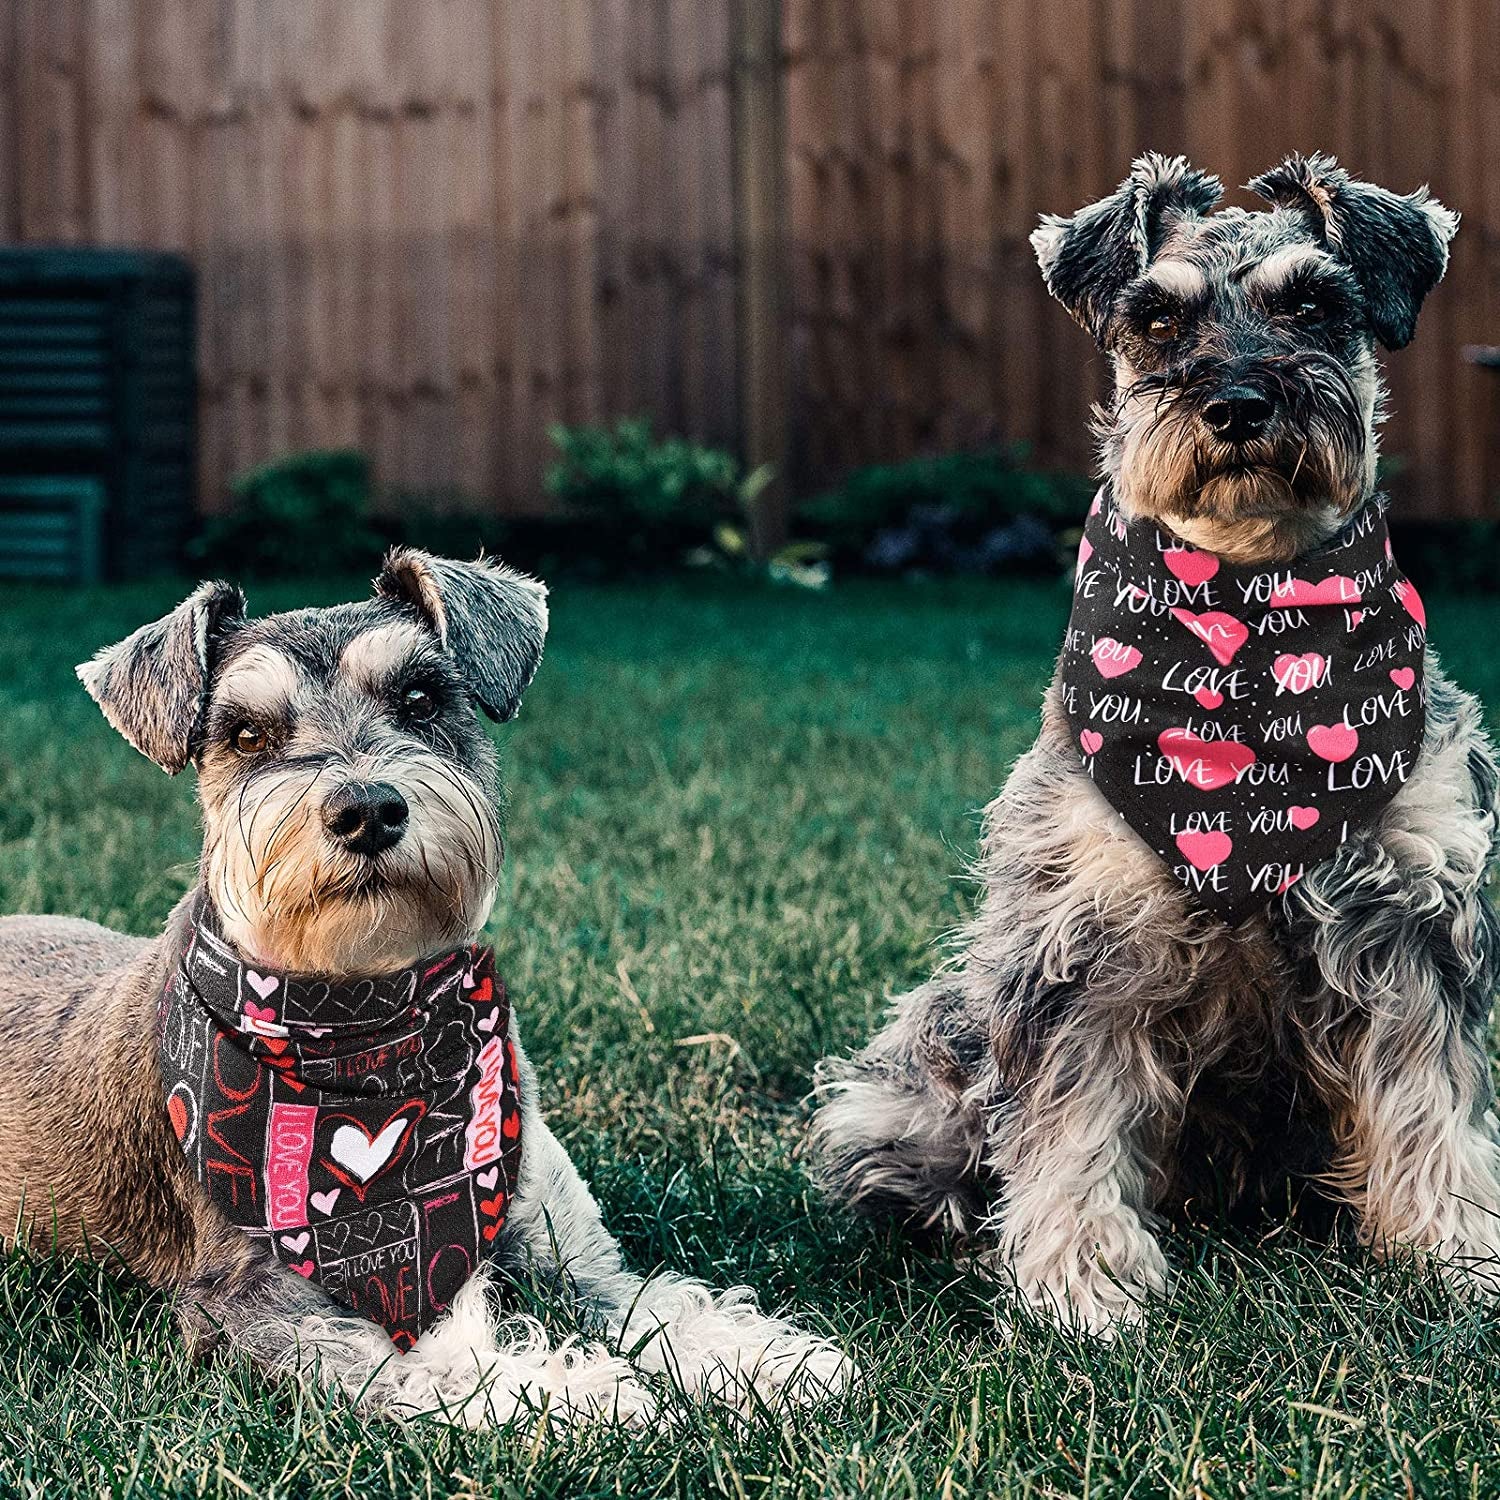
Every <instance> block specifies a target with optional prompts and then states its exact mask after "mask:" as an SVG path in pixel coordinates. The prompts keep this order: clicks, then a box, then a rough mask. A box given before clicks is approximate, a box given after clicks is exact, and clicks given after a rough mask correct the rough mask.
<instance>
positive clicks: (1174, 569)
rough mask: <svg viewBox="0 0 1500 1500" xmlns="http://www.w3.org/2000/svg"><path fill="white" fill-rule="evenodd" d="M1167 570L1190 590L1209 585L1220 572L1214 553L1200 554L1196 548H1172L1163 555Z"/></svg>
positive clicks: (1162, 558)
mask: <svg viewBox="0 0 1500 1500" xmlns="http://www.w3.org/2000/svg"><path fill="white" fill-rule="evenodd" d="M1161 560H1162V561H1163V562H1164V563H1166V565H1167V570H1168V571H1169V572H1170V573H1171V574H1172V576H1173V577H1174V578H1177V579H1180V580H1181V581H1182V582H1183V583H1185V584H1187V586H1188V587H1189V588H1196V587H1197V586H1198V585H1199V584H1200V583H1207V582H1208V580H1209V579H1210V578H1212V577H1213V576H1214V574H1215V573H1217V572H1218V571H1219V559H1218V558H1217V557H1215V556H1214V555H1213V553H1212V552H1200V551H1198V549H1197V548H1196V547H1171V548H1168V549H1167V551H1165V552H1163V553H1162V555H1161Z"/></svg>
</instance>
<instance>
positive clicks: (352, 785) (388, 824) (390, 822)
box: [323, 781, 410, 855]
mask: <svg viewBox="0 0 1500 1500" xmlns="http://www.w3.org/2000/svg"><path fill="white" fill-rule="evenodd" d="M409 811H410V810H409V809H408V807H407V805H406V798H405V797H403V796H402V795H401V793H400V792H398V791H397V790H396V788H395V787H393V786H391V785H389V784H388V783H386V782H384V781H351V782H347V783H345V785H343V786H341V787H340V788H339V789H338V790H337V791H336V792H334V793H333V795H332V796H330V797H329V798H328V800H327V801H326V802H325V803H324V804H323V826H324V827H325V828H327V830H328V832H329V833H330V834H332V836H333V837H334V838H335V839H337V840H338V842H339V843H340V844H342V845H343V846H344V848H346V849H348V850H349V851H350V852H351V853H352V854H371V855H374V854H379V853H380V851H381V850H382V849H389V848H390V847H391V846H392V845H393V844H397V843H400V841H401V836H402V835H403V834H404V833H405V832H406V820H407V816H408V814H409Z"/></svg>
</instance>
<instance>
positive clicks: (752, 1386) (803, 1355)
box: [705, 1331, 860, 1406]
mask: <svg viewBox="0 0 1500 1500" xmlns="http://www.w3.org/2000/svg"><path fill="white" fill-rule="evenodd" d="M859 1373H860V1372H859V1366H858V1365H856V1364H855V1363H854V1361H853V1360H851V1359H850V1358H848V1356H847V1355H845V1354H844V1353H843V1352H842V1351H841V1350H840V1349H838V1348H836V1347H835V1346H834V1345H833V1344H831V1343H829V1342H828V1340H827V1339H821V1338H818V1337H816V1336H815V1335H813V1334H806V1333H795V1332H790V1331H789V1332H786V1333H781V1334H777V1335H775V1336H774V1337H773V1338H772V1339H771V1340H770V1341H769V1342H768V1343H766V1344H764V1345H762V1346H761V1347H760V1348H759V1349H754V1348H753V1347H752V1348H750V1349H745V1350H739V1351H736V1353H735V1355H734V1356H733V1357H732V1362H723V1363H715V1364H713V1365H710V1366H709V1367H707V1368H706V1370H705V1382H706V1384H707V1385H708V1386H709V1387H710V1388H715V1387H717V1389H714V1394H715V1395H716V1396H718V1397H719V1399H722V1400H731V1401H734V1402H736V1404H739V1405H741V1406H745V1405H750V1404H753V1403H766V1404H771V1405H778V1404H779V1405H785V1406H817V1405H818V1404H820V1403H821V1402H824V1401H828V1400H831V1399H832V1398H833V1397H835V1396H837V1395H839V1394H841V1393H842V1392H844V1391H846V1390H848V1389H849V1388H850V1387H851V1386H852V1385H853V1384H854V1383H855V1381H857V1380H858V1379H859Z"/></svg>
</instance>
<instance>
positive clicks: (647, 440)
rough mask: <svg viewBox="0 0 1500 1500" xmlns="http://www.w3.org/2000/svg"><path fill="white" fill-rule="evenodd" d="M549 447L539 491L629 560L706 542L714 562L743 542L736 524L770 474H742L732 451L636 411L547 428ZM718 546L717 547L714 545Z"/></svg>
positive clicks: (639, 561) (652, 558)
mask: <svg viewBox="0 0 1500 1500" xmlns="http://www.w3.org/2000/svg"><path fill="white" fill-rule="evenodd" d="M548 435H549V436H550V437H551V439H552V442H553V444H554V446H555V447H556V448H557V451H558V456H557V459H556V461H555V462H554V463H553V464H552V465H551V466H550V468H549V469H548V470H547V479H546V484H547V492H548V493H549V494H551V495H553V496H554V497H556V498H557V499H558V500H560V501H561V502H562V503H563V505H564V506H566V507H567V508H568V509H570V510H571V511H572V512H573V513H574V514H575V515H578V514H583V515H587V516H588V517H589V518H590V520H591V521H592V523H593V524H594V525H595V526H596V527H597V528H598V529H599V535H598V536H597V537H596V542H597V543H598V544H599V547H600V551H601V553H602V554H604V555H608V556H612V557H614V558H615V559H616V560H617V561H618V562H622V563H625V564H627V565H632V566H637V567H639V566H643V565H644V566H661V565H665V564H670V563H676V562H677V561H679V559H680V557H681V556H682V554H683V553H684V552H689V551H691V552H692V553H693V555H694V556H695V557H700V558H701V556H702V555H703V551H704V549H705V548H706V549H708V550H709V553H710V554H711V555H714V556H716V557H717V558H718V560H720V561H729V560H732V559H733V558H735V557H737V556H739V555H741V554H742V553H743V550H744V539H743V535H742V533H741V532H740V531H739V530H738V529H737V526H736V524H735V523H737V522H739V521H741V520H743V519H745V518H747V517H748V515H749V514H750V512H751V510H752V509H753V507H754V505H755V502H756V499H757V497H758V496H759V495H760V493H761V491H762V490H763V489H764V488H765V486H766V483H767V482H768V481H769V479H770V471H769V470H767V469H757V470H754V471H752V472H747V471H746V470H745V467H744V465H743V464H741V463H740V461H739V459H738V458H736V457H735V456H734V454H732V453H729V452H727V451H726V450H724V449H722V448H714V447H710V446H709V445H708V444H705V443H699V442H696V441H694V440H693V439H692V438H683V437H664V438H658V437H656V436H655V435H654V433H653V432H652V428H651V423H650V421H649V420H647V419H646V418H644V417H628V418H625V419H624V420H622V421H620V422H617V423H616V424H615V425H614V426H613V427H564V426H561V425H557V426H554V427H552V428H551V429H549V433H548ZM715 549H717V552H715Z"/></svg>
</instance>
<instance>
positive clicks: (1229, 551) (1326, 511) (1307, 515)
mask: <svg viewBox="0 0 1500 1500" xmlns="http://www.w3.org/2000/svg"><path fill="white" fill-rule="evenodd" d="M1333 368H1334V367H1333V366H1331V365H1321V364H1320V367H1319V369H1318V371H1317V376H1318V378H1317V380H1316V381H1314V380H1311V379H1304V380H1298V381H1294V380H1293V379H1292V378H1291V377H1290V375H1289V374H1286V375H1283V376H1282V378H1281V380H1280V385H1279V394H1280V395H1281V396H1282V399H1283V402H1284V404H1285V405H1286V406H1287V407H1288V408H1289V412H1288V414H1287V415H1285V416H1283V417H1281V418H1278V422H1277V427H1276V429H1275V430H1274V431H1273V432H1272V434H1270V435H1268V436H1267V437H1265V438H1261V439H1257V440H1256V441H1254V442H1252V443H1249V444H1245V445H1243V446H1238V447H1237V446H1234V445H1231V444H1228V443H1224V442H1222V441H1220V440H1219V439H1217V438H1215V437H1214V436H1213V435H1212V434H1211V433H1210V432H1209V430H1208V429H1207V428H1206V426H1205V425H1204V423H1203V421H1202V419H1201V416H1200V406H1201V399H1200V393H1199V390H1198V389H1195V387H1196V386H1197V384H1198V383H1197V382H1195V381H1193V380H1191V379H1189V380H1186V381H1184V382H1182V383H1180V384H1178V383H1174V382H1173V381H1170V380H1166V381H1155V380H1153V381H1133V382H1132V383H1131V384H1130V385H1128V386H1127V387H1126V388H1125V389H1124V390H1123V391H1122V392H1121V393H1120V394H1119V395H1118V397H1117V399H1116V403H1115V405H1114V407H1113V409H1112V410H1111V411H1108V412H1102V411H1101V412H1100V413H1099V414H1098V428H1099V432H1100V436H1101V439H1102V443H1103V452H1104V458H1105V464H1106V469H1107V471H1108V473H1109V477H1110V478H1111V480H1112V482H1113V483H1114V486H1115V493H1116V495H1117V497H1118V498H1119V501H1120V503H1121V505H1122V506H1123V508H1124V509H1125V511H1126V513H1127V514H1129V515H1135V516H1150V517H1152V518H1154V519H1157V520H1161V521H1163V522H1165V523H1166V524H1167V525H1168V526H1169V527H1172V528H1173V529H1176V530H1178V531H1180V532H1182V533H1183V534H1184V535H1186V536H1187V537H1188V538H1189V540H1192V541H1194V542H1196V543H1197V544H1198V545H1200V546H1204V547H1206V548H1208V549H1209V550H1210V551H1216V552H1220V553H1222V554H1223V555H1225V556H1229V557H1236V558H1239V559H1241V560H1244V561H1261V560H1265V561H1270V560H1274V559H1276V558H1278V557H1282V556H1291V555H1293V554H1295V553H1296V552H1298V551H1301V550H1304V548H1305V547H1306V546H1308V545H1311V544H1312V543H1314V542H1316V541H1318V540H1321V539H1323V537H1326V536H1327V535H1328V534H1329V533H1330V532H1331V531H1332V530H1333V529H1334V528H1335V527H1336V526H1337V524H1338V522H1339V520H1340V519H1342V518H1343V517H1345V516H1347V515H1349V514H1350V513H1351V512H1352V511H1354V510H1355V509H1356V508H1357V507H1358V506H1359V505H1360V504H1361V503H1362V502H1363V501H1364V500H1365V499H1366V498H1367V497H1368V495H1369V494H1370V491H1371V489H1372V488H1373V485H1374V465H1375V439H1374V426H1375V420H1376V411H1377V404H1378V390H1377V388H1376V387H1375V384H1374V377H1373V372H1371V373H1370V374H1369V376H1368V382H1369V390H1368V394H1367V395H1362V394H1361V392H1360V390H1359V389H1358V386H1357V384H1356V381H1355V379H1354V378H1353V377H1350V376H1348V375H1347V374H1346V373H1345V372H1343V371H1342V370H1341V369H1340V372H1339V374H1338V375H1337V376H1334V375H1332V374H1330V371H1331V370H1332V369H1333Z"/></svg>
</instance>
